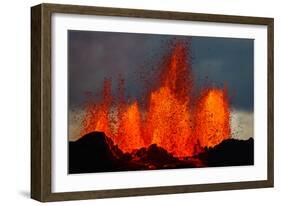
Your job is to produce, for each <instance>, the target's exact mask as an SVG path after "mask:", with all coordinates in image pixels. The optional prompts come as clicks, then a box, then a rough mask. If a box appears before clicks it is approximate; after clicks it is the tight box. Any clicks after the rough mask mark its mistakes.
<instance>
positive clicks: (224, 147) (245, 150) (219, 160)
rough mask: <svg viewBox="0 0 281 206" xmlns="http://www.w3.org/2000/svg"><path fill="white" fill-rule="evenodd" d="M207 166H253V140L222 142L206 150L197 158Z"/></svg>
mask: <svg viewBox="0 0 281 206" xmlns="http://www.w3.org/2000/svg"><path fill="white" fill-rule="evenodd" d="M197 157H198V158H199V159H201V160H202V161H204V162H205V163H206V164H207V166H213V167H215V166H239V165H253V164H254V139H253V138H249V139H248V140H237V139H228V140H224V141H223V142H221V143H220V144H218V145H216V146H215V147H214V148H209V149H208V148H206V151H205V152H204V153H201V154H199V155H198V156H197Z"/></svg>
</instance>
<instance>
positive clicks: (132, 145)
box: [118, 102, 144, 152]
mask: <svg viewBox="0 0 281 206" xmlns="http://www.w3.org/2000/svg"><path fill="white" fill-rule="evenodd" d="M118 131H119V134H118V136H120V138H119V139H120V142H119V144H118V145H119V147H120V149H121V150H123V151H124V152H131V151H132V150H134V149H139V148H141V147H143V146H144V142H143V139H142V134H141V114H140V111H139V107H138V104H137V102H134V103H132V104H131V105H129V106H128V108H127V109H126V111H125V112H124V113H123V114H122V117H121V119H120V123H119V129H118Z"/></svg>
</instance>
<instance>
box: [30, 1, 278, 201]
mask: <svg viewBox="0 0 281 206" xmlns="http://www.w3.org/2000/svg"><path fill="white" fill-rule="evenodd" d="M54 13H65V14H77V15H99V16H114V17H116V16H117V17H128V18H130V17H136V18H147V19H152V18H153V19H168V20H182V21H194V22H220V23H233V24H236V23H238V24H245V25H247V24H249V25H264V26H267V54H268V57H267V80H268V83H267V86H268V96H267V104H268V107H267V109H268V111H267V115H268V116H267V117H268V121H267V125H268V126H267V128H268V129H267V143H268V144H267V179H266V180H258V181H243V182H227V183H215V184H210V183H208V184H195V185H180V186H179V185H170V186H160V187H146V188H145V187H143V188H133V189H131V188H130V189H110V190H95V191H79V192H59V193H54V192H52V189H51V188H52V168H51V166H52V162H51V155H52V154H51V145H52V142H51V134H52V131H51V121H52V113H51V110H52V108H51V98H52V94H51V87H52V83H51V57H52V55H51V47H52V44H51V41H52V39H51V28H52V27H51V26H52V25H51V16H52V15H53V14H54ZM273 36H274V20H273V19H272V18H261V17H245V16H228V15H214V14H199V13H184V12H169V11H150V10H136V9H121V8H104V7H91V6H76V5H58V4H40V5H37V6H34V7H32V8H31V198H33V199H36V200H39V201H42V202H48V201H64V200H81V199H93V198H110V197H125V196H140V195H160V194H172V193H188V192H204V191H219V190H234V189H250V188H265V187H273V182H274V161H273V154H274V144H273V135H274V133H273V119H274V118H273V114H274V113H273V110H274V105H273V93H274V90H273Z"/></svg>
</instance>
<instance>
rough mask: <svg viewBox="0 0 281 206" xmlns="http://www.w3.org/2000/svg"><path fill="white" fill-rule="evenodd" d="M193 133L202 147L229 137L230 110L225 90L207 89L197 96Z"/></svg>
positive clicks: (210, 145)
mask: <svg viewBox="0 0 281 206" xmlns="http://www.w3.org/2000/svg"><path fill="white" fill-rule="evenodd" d="M195 116H196V117H195V124H196V126H195V134H196V136H197V137H198V138H199V141H200V145H201V146H202V147H213V146H215V145H217V144H219V143H220V142H221V141H223V140H225V139H227V138H229V137H230V133H231V130H230V111H229V103H228V100H227V94H226V90H220V89H208V90H207V91H204V92H203V94H202V95H201V97H200V98H199V101H198V105H197V112H196V113H195Z"/></svg>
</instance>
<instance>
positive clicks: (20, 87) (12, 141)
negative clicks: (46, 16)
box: [0, 0, 281, 206]
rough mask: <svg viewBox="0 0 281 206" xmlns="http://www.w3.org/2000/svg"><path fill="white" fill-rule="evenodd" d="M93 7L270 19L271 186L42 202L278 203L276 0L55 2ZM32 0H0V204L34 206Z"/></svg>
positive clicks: (279, 18) (280, 31) (280, 16)
mask: <svg viewBox="0 0 281 206" xmlns="http://www.w3.org/2000/svg"><path fill="white" fill-rule="evenodd" d="M45 2H46V3H67V4H81V5H94V6H111V7H127V8H140V9H157V10H171V11H186V12H201V13H218V14H231V15H247V16H267V17H274V18H275V63H274V66H275V105H276V106H275V188H273V189H272V188H269V189H254V190H237V191H222V192H205V193H193V194H179V195H162V196H146V197H131V198H115V199H106V200H85V201H79V202H77V201H70V202H56V203H47V205H66V206H67V205H92V204H95V205H112V204H114V205H122V206H126V205H142V206H143V205H148V204H149V205H161V206H162V205H163V206H164V205H175V204H177V205H207V204H208V205H218V206H219V205H228V206H232V205H257V204H258V205H280V203H278V202H280V200H281V164H280V163H281V158H280V157H281V152H280V150H281V140H280V136H281V127H278V126H279V122H281V119H280V118H281V113H280V112H281V111H280V107H279V105H280V103H281V92H279V91H280V89H279V88H281V73H280V70H279V67H280V66H281V62H280V60H281V48H280V46H279V45H280V38H281V12H280V5H278V4H279V1H276V0H263V1H261V0H253V1H251V0H212V1H210V0H205V1H203V0H184V1H183V0H120V1H116V0H115V1H114V0H107V1H102V0H80V1H75V0H68V1H67V0H60V1H59V0H57V1H45ZM39 3H41V1H37V0H29V1H28V2H27V1H20V0H18V1H16V0H10V1H8V0H6V1H2V2H1V12H0V15H1V18H0V22H1V31H0V64H1V66H0V69H1V73H0V95H1V100H0V121H1V122H0V138H1V143H0V165H1V167H0V194H1V195H0V203H1V205H31V206H32V205H39V203H38V202H36V201H34V200H31V199H29V195H30V194H29V190H30V189H29V185H30V7H31V6H33V5H36V4H39Z"/></svg>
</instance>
